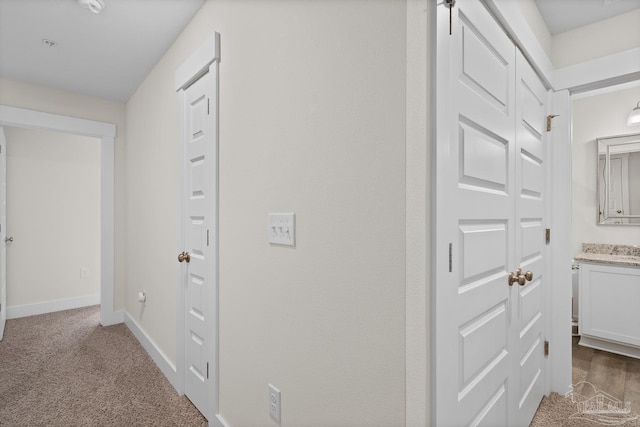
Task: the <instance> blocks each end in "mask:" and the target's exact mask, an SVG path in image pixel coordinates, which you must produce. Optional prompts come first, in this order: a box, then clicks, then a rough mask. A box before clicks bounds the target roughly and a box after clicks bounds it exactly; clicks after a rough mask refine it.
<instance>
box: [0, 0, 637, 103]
mask: <svg viewBox="0 0 640 427" xmlns="http://www.w3.org/2000/svg"><path fill="white" fill-rule="evenodd" d="M104 1H105V3H106V8H105V9H104V11H103V12H102V13H100V14H95V13H92V12H91V11H89V10H88V9H86V8H82V7H81V6H80V5H79V3H78V0H0V77H8V78H12V79H16V80H22V81H26V82H29V83H35V84H40V85H44V86H49V87H53V88H57V89H63V90H67V91H71V92H78V93H83V94H87V95H93V96H97V97H101V98H106V99H110V100H114V101H119V102H126V101H127V100H128V99H129V97H130V96H131V95H132V94H133V92H134V91H135V90H136V88H137V87H138V86H139V85H140V83H142V81H143V80H144V78H145V77H146V76H147V74H148V73H149V72H150V71H151V69H152V68H153V66H154V65H155V64H156V63H157V62H158V61H159V60H160V58H162V56H163V55H164V53H165V52H166V51H167V50H168V48H169V47H170V46H171V44H172V43H173V41H174V40H175V39H176V38H177V36H178V35H179V34H180V32H181V31H182V30H183V29H184V28H185V27H186V26H187V24H188V23H189V21H190V20H191V18H192V17H193V16H194V15H195V13H196V12H197V11H198V10H199V9H200V7H201V6H202V5H203V4H204V2H205V0H104ZM265 1H268V0H265ZM300 1H303V0H300ZM343 1H346V0H343ZM535 2H536V4H537V5H538V8H539V9H540V13H541V14H542V17H543V19H544V20H545V22H546V23H547V26H548V27H549V29H550V32H551V33H552V34H557V33H560V32H564V31H567V30H570V29H573V28H576V27H579V26H582V25H586V24H590V23H593V22H596V21H599V20H601V19H606V18H609V17H612V16H615V15H618V14H621V13H625V12H628V11H629V10H631V9H634V8H640V0H535ZM43 39H49V40H53V41H54V42H56V43H57V45H56V46H55V47H47V46H46V45H45V44H44V43H43V42H42V40H43Z"/></svg>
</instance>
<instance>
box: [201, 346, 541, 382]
mask: <svg viewBox="0 0 640 427" xmlns="http://www.w3.org/2000/svg"><path fill="white" fill-rule="evenodd" d="M544 355H545V356H548V355H549V341H547V340H545V341H544ZM207 378H208V377H207Z"/></svg>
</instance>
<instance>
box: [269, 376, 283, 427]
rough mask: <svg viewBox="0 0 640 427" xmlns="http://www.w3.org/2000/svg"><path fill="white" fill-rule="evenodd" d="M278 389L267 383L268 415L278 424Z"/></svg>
mask: <svg viewBox="0 0 640 427" xmlns="http://www.w3.org/2000/svg"><path fill="white" fill-rule="evenodd" d="M280 409H281V407H280V390H278V389H277V388H275V387H274V386H272V385H271V384H269V415H271V418H272V419H273V420H274V421H276V422H277V423H278V424H280Z"/></svg>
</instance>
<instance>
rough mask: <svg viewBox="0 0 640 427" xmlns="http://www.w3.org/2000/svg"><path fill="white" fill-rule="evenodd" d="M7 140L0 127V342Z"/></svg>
mask: <svg viewBox="0 0 640 427" xmlns="http://www.w3.org/2000/svg"><path fill="white" fill-rule="evenodd" d="M6 237H7V139H6V138H5V135H4V129H3V127H2V126H0V340H2V337H4V326H5V324H6V322H7V246H6V243H5V238H6Z"/></svg>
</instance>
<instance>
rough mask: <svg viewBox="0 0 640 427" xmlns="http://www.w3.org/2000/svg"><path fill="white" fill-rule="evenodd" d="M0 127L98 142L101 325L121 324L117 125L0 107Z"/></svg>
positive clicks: (5, 106)
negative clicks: (117, 291) (116, 281)
mask: <svg viewBox="0 0 640 427" xmlns="http://www.w3.org/2000/svg"><path fill="white" fill-rule="evenodd" d="M0 126H14V127H20V128H27V129H39V130H46V131H53V132H61V133H70V134H74V135H83V136H89V137H94V138H100V140H101V144H100V323H101V324H102V325H103V326H108V325H113V324H116V323H122V321H123V314H122V312H116V311H115V309H114V278H115V261H114V260H115V225H114V200H115V195H114V194H115V193H114V157H115V156H114V142H115V137H116V125H114V124H112V123H105V122H98V121H94V120H86V119H79V118H76V117H69V116H63V115H60V114H52V113H44V112H41V111H35V110H29V109H24V108H17V107H11V106H8V105H0Z"/></svg>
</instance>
